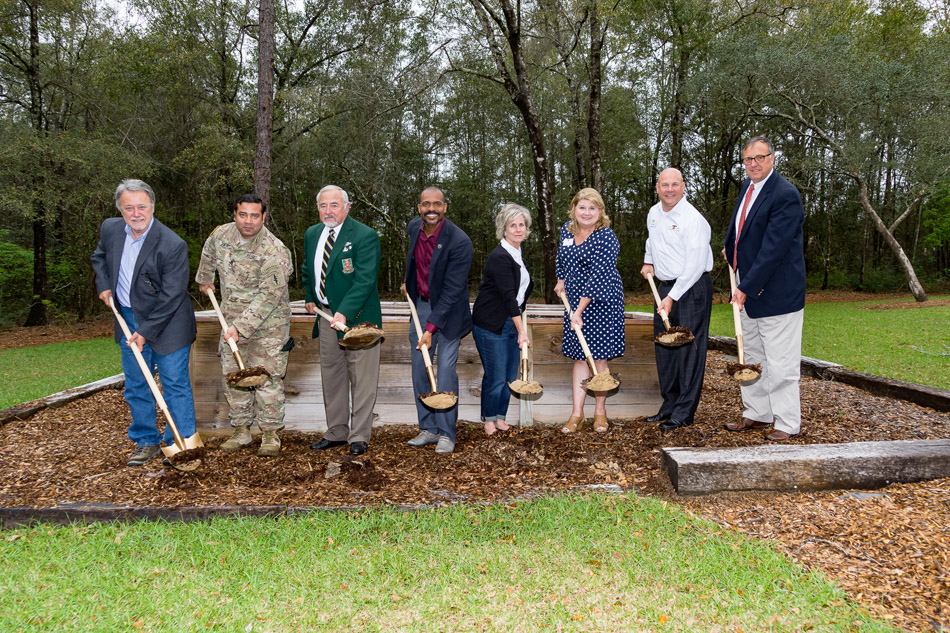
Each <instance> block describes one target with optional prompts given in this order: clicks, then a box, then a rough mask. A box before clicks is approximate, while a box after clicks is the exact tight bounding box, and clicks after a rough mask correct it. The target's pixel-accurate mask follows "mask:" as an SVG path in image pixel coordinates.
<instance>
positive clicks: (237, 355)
mask: <svg viewBox="0 0 950 633" xmlns="http://www.w3.org/2000/svg"><path fill="white" fill-rule="evenodd" d="M207 294H208V298H209V299H211V307H213V308H214V313H215V314H216V315H218V323H220V324H221V331H222V332H224V333H227V331H228V322H227V321H225V320H224V314H223V313H222V312H221V307H220V306H218V300H217V298H216V297H215V296H214V290H212V289H211V288H208V291H207ZM227 342H228V346H229V347H230V348H231V353H232V354H234V360H236V361H237V364H238V368H239V369H240V370H241V371H244V361H243V360H241V352H239V351H238V346H237V343H235V342H234V339H233V338H229V339H227Z"/></svg>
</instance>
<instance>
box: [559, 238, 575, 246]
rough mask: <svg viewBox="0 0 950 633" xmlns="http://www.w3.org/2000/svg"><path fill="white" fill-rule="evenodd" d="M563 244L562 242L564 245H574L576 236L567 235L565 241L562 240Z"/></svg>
mask: <svg viewBox="0 0 950 633" xmlns="http://www.w3.org/2000/svg"><path fill="white" fill-rule="evenodd" d="M561 244H562V245H563V246H573V245H574V238H573V237H565V238H564V241H563V242H561Z"/></svg>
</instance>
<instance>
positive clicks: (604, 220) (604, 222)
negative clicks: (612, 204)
mask: <svg viewBox="0 0 950 633" xmlns="http://www.w3.org/2000/svg"><path fill="white" fill-rule="evenodd" d="M581 200H589V201H590V202H593V203H594V206H595V207H597V208H598V209H600V217H599V218H598V219H597V224H595V225H594V230H595V231H597V230H599V229H605V228H607V227H608V226H610V216H609V215H607V210H606V209H605V208H604V199H603V198H601V197H600V192H599V191H597V190H596V189H594V188H593V187H586V188H584V189H581V190H580V191H578V192H577V193H576V194H574V199H573V200H571V211H570V214H571V223H570V224H568V225H567V230H568V231H569V232H570V233H571V235H577V231H578V226H577V216H576V215H574V209H576V208H577V205H578V204H579V203H580V201H581Z"/></svg>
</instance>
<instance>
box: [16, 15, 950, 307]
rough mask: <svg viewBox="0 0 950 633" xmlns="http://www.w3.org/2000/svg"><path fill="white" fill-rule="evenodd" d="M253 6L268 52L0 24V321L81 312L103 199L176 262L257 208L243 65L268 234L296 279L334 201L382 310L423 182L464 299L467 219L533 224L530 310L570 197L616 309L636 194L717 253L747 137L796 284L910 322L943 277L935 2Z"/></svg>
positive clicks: (56, 22) (479, 255)
mask: <svg viewBox="0 0 950 633" xmlns="http://www.w3.org/2000/svg"><path fill="white" fill-rule="evenodd" d="M265 6H266V7H267V8H266V11H271V10H272V11H273V16H274V18H273V19H274V26H273V33H272V35H271V34H270V31H269V27H268V28H265V29H264V30H263V31H262V30H261V28H260V25H259V11H260V6H259V5H258V4H257V3H251V2H248V1H247V0H191V1H189V2H184V1H183V0H134V2H133V3H131V4H130V5H128V7H127V9H125V10H124V11H122V12H121V13H117V12H116V11H115V9H114V7H115V5H114V4H113V3H105V2H102V1H101V0H0V134H2V138H3V140H4V142H3V144H2V145H0V210H2V211H3V213H2V214H0V252H2V253H4V254H5V255H4V257H3V261H2V264H0V266H2V271H0V299H2V308H0V325H3V324H12V323H17V322H29V323H33V324H36V323H41V322H43V321H45V320H46V319H47V318H48V317H49V316H50V314H59V315H75V316H77V317H79V318H83V317H85V316H87V315H88V314H90V312H91V311H93V310H99V309H100V308H99V307H98V306H97V305H96V301H95V292H94V286H93V283H92V275H91V271H90V268H89V264H88V258H89V254H90V253H91V252H92V250H93V248H94V247H95V243H96V239H97V232H98V227H99V224H100V223H101V221H102V220H103V219H104V218H106V217H109V216H112V215H115V214H116V210H115V206H114V202H113V199H112V195H113V192H114V189H115V186H116V185H117V184H118V182H119V181H120V180H121V179H123V178H128V177H136V178H142V179H144V180H146V181H148V182H149V183H150V184H151V185H152V186H153V188H154V189H155V191H156V194H157V205H156V214H157V216H158V217H159V218H161V220H162V221H163V222H165V223H166V224H168V225H169V226H171V227H172V228H173V229H175V230H176V231H177V232H178V233H179V234H180V235H182V237H184V238H185V239H186V241H187V242H188V243H189V246H190V249H191V258H192V264H193V265H195V264H196V263H197V259H198V256H199V253H200V248H201V245H202V243H203V242H204V239H205V238H206V237H207V235H208V234H209V233H210V232H211V230H213V229H214V227H215V226H216V225H218V224H220V223H223V222H227V221H229V219H230V215H231V211H232V207H233V203H234V200H235V198H236V197H237V196H238V195H240V194H242V193H245V192H248V191H251V190H253V189H254V187H255V185H257V186H258V187H260V186H261V184H260V183H261V182H262V178H263V176H262V175H261V174H262V172H261V171H260V169H261V165H262V164H263V163H262V160H263V159H262V158H261V156H262V155H261V151H262V150H261V147H260V146H258V147H257V148H255V141H256V140H257V137H258V134H257V130H258V127H259V126H260V123H259V118H258V116H259V105H260V104H259V100H258V90H259V80H260V79H263V80H264V82H263V83H261V84H260V85H263V86H265V88H264V89H265V90H269V88H268V87H267V86H268V83H267V79H268V78H267V77H266V76H264V77H262V76H261V75H260V71H259V69H260V68H262V67H265V68H266V67H267V66H268V65H272V66H273V78H272V79H271V80H270V81H271V83H272V86H273V95H272V98H273V101H272V103H271V105H270V106H269V107H270V108H271V110H270V112H271V114H272V126H273V127H272V136H271V140H270V145H271V154H270V158H269V159H267V161H269V184H268V185H267V186H268V189H269V200H270V207H271V213H269V214H268V215H269V218H270V219H269V223H270V227H271V229H272V230H273V231H274V232H275V233H276V234H277V235H278V237H280V238H281V239H282V240H283V241H284V242H285V243H286V244H287V246H288V247H289V248H290V249H291V251H292V252H293V253H294V255H295V257H296V256H299V254H300V251H301V249H302V242H303V232H304V231H305V229H306V228H307V226H309V225H311V224H313V223H314V222H316V221H318V216H317V212H316V208H315V202H314V197H315V195H316V192H317V191H318V190H319V189H320V188H321V187H322V186H323V185H325V184H330V183H333V184H337V185H339V186H341V187H343V188H344V189H346V190H347V191H348V192H349V193H350V197H351V200H352V201H353V203H354V204H353V208H352V211H351V212H352V214H353V215H354V217H356V218H357V219H358V220H360V221H362V222H364V223H366V224H368V225H370V226H372V227H374V228H375V229H376V230H377V231H378V232H379V234H380V237H381V240H382V244H383V261H382V269H381V273H380V280H379V283H380V288H381V291H382V292H383V293H384V294H391V295H392V294H394V293H395V292H396V289H397V288H398V287H399V284H400V283H401V281H402V279H401V276H402V273H403V266H404V261H405V248H406V244H407V239H408V236H407V235H406V233H405V228H406V224H407V223H408V221H409V220H410V219H411V218H412V217H413V216H414V215H415V213H416V210H415V203H416V201H417V199H418V194H419V192H420V191H421V190H422V188H423V187H425V186H426V185H429V184H438V185H440V186H441V187H442V188H443V189H444V190H445V191H446V193H447V197H448V201H449V209H448V216H449V217H450V218H452V220H453V221H455V222H456V223H458V224H459V225H460V226H462V227H463V228H464V229H465V230H466V231H467V232H468V233H469V235H470V236H471V237H472V240H473V242H474V244H475V247H476V260H475V262H474V263H473V266H472V272H471V279H470V283H471V285H472V286H473V287H477V284H478V281H479V279H480V276H481V269H482V265H483V264H484V258H485V257H486V256H487V254H488V253H489V252H490V251H491V249H492V247H493V244H494V241H495V238H494V230H493V217H494V213H495V212H496V210H497V209H498V208H499V206H500V205H501V204H502V203H504V202H508V201H511V202H518V203H520V204H523V205H525V206H527V207H528V208H529V209H531V210H532V213H533V214H534V216H535V217H534V220H535V226H534V229H535V230H534V232H533V234H532V235H531V237H530V238H529V240H528V242H527V245H526V248H527V253H528V257H529V260H530V262H531V264H532V270H534V271H535V274H536V276H537V280H538V282H539V283H537V284H536V287H537V288H538V289H539V290H538V292H540V293H542V294H543V293H544V291H545V289H546V290H548V291H550V288H551V287H553V284H554V280H553V279H552V276H553V258H554V254H555V251H556V247H557V245H556V239H555V238H556V231H557V227H558V226H559V225H560V224H561V223H563V222H564V221H566V219H567V213H568V209H567V205H568V203H569V201H570V199H571V197H572V196H573V194H574V193H575V192H576V191H577V189H579V188H580V187H584V186H595V187H597V188H599V189H601V190H602V193H603V196H604V199H605V201H606V203H607V206H608V213H610V215H611V217H612V219H613V220H614V229H615V231H616V232H617V234H618V237H619V238H620V241H621V255H620V267H621V275H622V277H623V279H624V282H625V284H627V286H628V289H630V290H633V289H639V288H640V283H641V280H640V279H639V276H638V274H637V271H638V270H639V267H640V264H641V262H642V257H643V247H644V242H645V239H646V227H645V219H646V214H647V211H648V210H649V208H650V206H652V205H653V204H654V203H655V202H656V194H655V190H654V184H655V180H656V176H657V174H658V173H659V171H660V170H662V169H663V168H664V167H668V166H676V167H679V168H680V169H681V170H682V171H683V173H684V176H685V179H686V183H687V195H688V196H689V198H690V199H691V201H692V202H693V203H694V204H695V205H696V206H697V208H699V209H700V210H701V211H702V212H703V213H704V214H705V216H706V217H707V219H708V220H709V222H710V225H711V226H712V227H713V233H714V236H713V240H714V242H713V248H714V251H716V252H718V250H719V248H718V244H719V242H720V241H721V240H722V238H723V235H724V233H725V228H726V223H727V222H728V219H729V216H730V214H731V213H732V209H733V206H734V204H735V200H736V197H737V195H738V190H739V185H740V184H741V182H742V179H743V177H744V174H743V171H742V167H741V164H740V162H739V158H740V151H739V147H740V145H741V143H742V141H743V140H744V139H745V138H747V137H749V136H751V135H754V134H765V135H767V136H769V137H770V138H771V139H772V140H773V142H774V144H775V145H776V149H777V152H778V160H777V163H776V168H777V169H778V170H779V171H780V172H782V173H783V175H785V176H786V177H788V178H789V179H790V180H792V182H794V183H795V184H796V185H797V186H798V188H799V189H800V190H801V192H802V195H803V199H804V202H805V211H806V222H805V238H806V242H805V244H806V245H805V248H806V264H807V269H808V273H809V283H810V284H811V285H812V286H814V287H821V288H830V287H847V288H859V289H868V290H883V289H898V288H909V289H910V290H911V291H912V292H913V293H914V294H915V296H917V297H918V299H919V300H923V299H925V298H926V292H925V290H924V288H925V287H927V288H940V287H946V284H947V283H948V281H950V229H948V226H950V202H948V201H950V195H948V191H950V168H948V164H950V161H948V157H950V15H948V12H947V11H946V9H945V7H942V6H941V5H939V4H934V3H927V2H924V1H923V0H919V1H915V0H883V1H877V2H870V1H866V0H836V1H835V2H830V3H829V2H826V1H824V0H822V1H819V0H804V1H803V2H797V3H795V4H786V3H784V2H783V1H782V0H763V1H742V2H733V1H731V0H730V1H726V0H712V1H700V0H658V1H655V2H645V1H643V0H633V1H629V2H619V1H617V0H520V1H519V0H421V1H420V0H416V1H412V0H298V1H297V2H292V3H287V2H283V3H281V2H278V3H275V4H271V3H267V4H266V5H265ZM271 7H272V8H271ZM265 15H266V13H265ZM266 24H267V23H266V21H265V25H266ZM262 34H263V35H264V36H265V37H264V38H262ZM270 36H272V37H273V42H272V44H270V43H269V42H267V41H266V40H267V37H270ZM262 39H263V40H264V41H263V44H267V45H269V46H272V49H273V50H272V53H268V46H263V45H262ZM262 50H263V51H264V57H262V58H260V59H259V51H262ZM269 54H272V55H273V62H272V64H269V63H268V60H269V57H267V55H269ZM261 62H263V66H262V64H261ZM264 110H266V108H264ZM255 151H257V156H258V165H257V167H258V178H257V181H255ZM716 265H717V272H721V271H720V270H719V268H720V267H722V266H723V265H724V264H723V262H721V261H717V263H716ZM293 283H294V284H299V283H300V282H299V279H295V280H294V281H293ZM724 285H727V284H723V283H720V286H724ZM293 292H294V293H295V294H297V295H299V293H300V289H299V287H296V286H295V288H294V289H293Z"/></svg>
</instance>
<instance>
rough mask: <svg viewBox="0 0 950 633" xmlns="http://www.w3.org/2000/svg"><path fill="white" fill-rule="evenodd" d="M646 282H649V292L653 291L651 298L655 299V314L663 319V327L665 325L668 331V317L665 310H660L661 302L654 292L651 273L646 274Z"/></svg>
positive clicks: (657, 294)
mask: <svg viewBox="0 0 950 633" xmlns="http://www.w3.org/2000/svg"><path fill="white" fill-rule="evenodd" d="M647 281H649V282H650V290H652V291H653V298H654V299H656V313H657V314H659V315H660V318H661V319H663V325H665V326H666V329H667V330H668V329H670V315H668V314H667V313H666V310H661V309H660V303H662V300H661V299H660V293H659V292H657V291H656V284H655V283H654V282H653V274H652V273H648V274H647Z"/></svg>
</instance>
